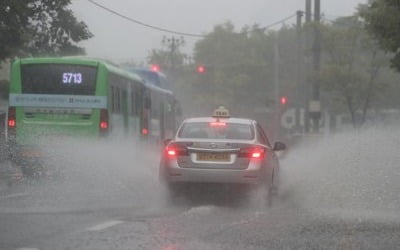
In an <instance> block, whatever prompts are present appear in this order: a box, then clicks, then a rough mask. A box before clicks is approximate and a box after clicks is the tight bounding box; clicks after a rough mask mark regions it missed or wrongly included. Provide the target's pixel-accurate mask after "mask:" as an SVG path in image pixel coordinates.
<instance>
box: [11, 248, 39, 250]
mask: <svg viewBox="0 0 400 250" xmlns="http://www.w3.org/2000/svg"><path fill="white" fill-rule="evenodd" d="M16 250H39V248H34V247H21V248H17V249H16Z"/></svg>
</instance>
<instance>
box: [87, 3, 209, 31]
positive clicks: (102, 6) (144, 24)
mask: <svg viewBox="0 0 400 250" xmlns="http://www.w3.org/2000/svg"><path fill="white" fill-rule="evenodd" d="M88 1H89V2H90V3H91V4H94V5H96V6H97V7H99V8H102V9H103V10H106V11H108V12H110V13H112V14H114V15H116V16H119V17H121V18H123V19H126V20H128V21H130V22H133V23H136V24H139V25H141V26H145V27H147V28H151V29H155V30H158V31H163V32H167V33H172V34H176V35H181V36H191V37H205V35H201V34H193V33H185V32H179V31H174V30H170V29H165V28H161V27H157V26H154V25H150V24H147V23H144V22H141V21H139V20H136V19H133V18H130V17H128V16H125V15H122V14H120V13H118V12H117V11H115V10H112V9H110V8H107V7H106V6H104V5H101V4H99V3H97V2H95V1H93V0H88Z"/></svg>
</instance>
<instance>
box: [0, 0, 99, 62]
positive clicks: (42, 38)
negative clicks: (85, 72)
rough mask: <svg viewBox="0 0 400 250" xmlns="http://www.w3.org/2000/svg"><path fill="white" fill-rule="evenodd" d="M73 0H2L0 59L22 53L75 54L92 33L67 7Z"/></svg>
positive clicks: (81, 49)
mask: <svg viewBox="0 0 400 250" xmlns="http://www.w3.org/2000/svg"><path fill="white" fill-rule="evenodd" d="M70 4H71V0H59V1H51V0H3V1H2V2H1V4H0V34H1V36H0V61H3V60H5V59H7V58H12V57H14V56H21V55H33V56H37V55H52V56H55V55H76V54H82V53H84V50H83V48H81V47H79V46H77V43H78V42H80V41H82V40H86V39H89V38H91V37H92V36H93V35H92V34H91V33H90V31H89V30H88V28H87V26H86V24H85V23H84V22H79V21H78V20H77V19H76V18H75V16H74V15H73V13H72V11H71V10H70V9H68V6H69V5H70Z"/></svg>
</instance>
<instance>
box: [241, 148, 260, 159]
mask: <svg viewBox="0 0 400 250" xmlns="http://www.w3.org/2000/svg"><path fill="white" fill-rule="evenodd" d="M264 156H265V149H264V148H262V147H259V146H257V147H247V148H242V149H240V151H239V157H247V158H250V159H262V158H263V157H264Z"/></svg>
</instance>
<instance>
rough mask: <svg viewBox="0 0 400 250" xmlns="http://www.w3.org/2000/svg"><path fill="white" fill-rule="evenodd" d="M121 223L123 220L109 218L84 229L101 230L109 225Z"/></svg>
mask: <svg viewBox="0 0 400 250" xmlns="http://www.w3.org/2000/svg"><path fill="white" fill-rule="evenodd" d="M121 223H124V222H123V221H120V220H111V221H107V222H104V223H101V224H98V225H96V226H93V227H89V228H87V229H86V231H101V230H104V229H106V228H109V227H113V226H116V225H118V224H121Z"/></svg>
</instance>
